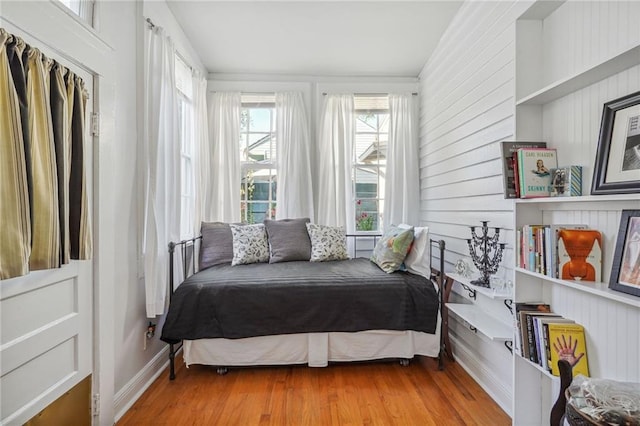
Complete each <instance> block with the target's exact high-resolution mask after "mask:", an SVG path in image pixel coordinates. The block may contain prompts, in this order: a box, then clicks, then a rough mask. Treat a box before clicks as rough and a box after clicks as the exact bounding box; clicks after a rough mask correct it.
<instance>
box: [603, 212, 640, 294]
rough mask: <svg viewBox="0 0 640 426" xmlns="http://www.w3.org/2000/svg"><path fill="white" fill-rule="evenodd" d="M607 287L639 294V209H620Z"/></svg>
mask: <svg viewBox="0 0 640 426" xmlns="http://www.w3.org/2000/svg"><path fill="white" fill-rule="evenodd" d="M609 288H611V289H613V290H617V291H621V292H624V293H629V294H633V295H634V296H640V210H622V217H621V218H620V229H619V230H618V239H617V240H616V252H615V254H614V256H613V265H612V267H611V280H610V281H609Z"/></svg>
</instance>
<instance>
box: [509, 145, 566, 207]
mask: <svg viewBox="0 0 640 426" xmlns="http://www.w3.org/2000/svg"><path fill="white" fill-rule="evenodd" d="M517 152H518V178H519V181H520V198H536V197H549V196H550V195H551V172H550V170H551V169H556V168H558V158H557V153H556V150H555V149H553V148H520V149H518V151H517Z"/></svg>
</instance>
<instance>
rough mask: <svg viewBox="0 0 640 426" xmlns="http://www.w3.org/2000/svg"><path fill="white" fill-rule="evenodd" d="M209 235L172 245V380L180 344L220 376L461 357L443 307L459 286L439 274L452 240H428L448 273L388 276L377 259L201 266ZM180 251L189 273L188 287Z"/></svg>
mask: <svg viewBox="0 0 640 426" xmlns="http://www.w3.org/2000/svg"><path fill="white" fill-rule="evenodd" d="M349 237H350V238H352V239H353V244H352V245H353V251H354V252H356V253H357V252H358V250H357V245H358V238H360V239H362V240H365V241H367V240H368V241H371V239H372V238H373V239H374V243H375V239H377V238H378V237H379V236H371V235H367V236H355V235H354V236H349ZM201 241H202V236H201V237H197V238H194V239H189V240H185V241H180V242H179V243H172V244H170V246H169V253H170V258H171V260H170V265H171V268H172V271H170V290H171V296H170V305H169V311H168V313H167V317H166V320H165V324H164V325H163V328H162V336H161V339H162V340H163V341H165V342H167V343H168V344H169V349H170V351H169V352H170V353H169V360H170V379H171V380H173V379H174V378H175V355H176V353H177V351H178V350H179V349H183V357H184V361H185V363H186V364H187V366H189V365H191V364H204V365H211V366H215V367H217V368H218V372H219V373H220V374H223V373H226V371H227V369H228V368H229V367H236V366H255V365H289V364H307V365H309V366H311V367H324V366H327V365H328V364H329V363H330V362H349V361H365V360H375V359H400V360H401V363H403V364H404V365H406V364H408V360H409V359H411V358H413V357H414V356H415V355H424V356H428V357H435V358H438V359H439V368H442V367H443V356H444V355H445V354H447V355H449V356H450V355H451V352H450V348H449V345H448V336H447V333H446V328H447V327H446V324H447V320H446V319H447V318H446V312H443V310H442V309H441V308H442V307H443V306H444V303H445V301H446V300H445V299H446V298H448V293H449V292H450V288H451V280H450V279H447V278H446V276H445V275H444V274H440V273H439V271H442V270H443V263H444V256H443V255H444V242H443V241H434V240H428V244H429V245H432V246H434V247H436V248H437V254H438V255H439V256H438V258H439V260H440V269H439V270H438V269H437V268H430V269H431V271H430V272H432V273H430V274H422V275H418V274H414V273H410V272H406V271H398V272H394V273H387V272H384V271H383V270H381V269H380V268H379V267H378V266H377V265H376V264H374V263H373V262H371V261H370V260H369V259H367V258H351V259H345V260H330V261H324V262H310V261H305V260H297V261H296V260H294V261H287V262H281V263H260V262H258V263H251V264H244V265H236V266H231V265H230V264H218V265H214V266H210V267H208V268H206V269H204V270H199V263H200V262H198V261H197V259H200V261H202V256H199V255H198V251H199V250H200V245H201ZM434 251H436V250H434ZM174 256H178V257H179V260H180V266H181V267H182V270H183V272H184V277H185V278H186V279H184V281H183V282H182V283H180V285H179V286H174V279H173V277H174V272H175V271H173V265H174ZM431 257H432V256H429V263H430V262H431ZM194 271H197V272H196V273H193V272H194ZM423 275H428V276H423ZM443 324H444V326H443ZM443 330H444V332H443Z"/></svg>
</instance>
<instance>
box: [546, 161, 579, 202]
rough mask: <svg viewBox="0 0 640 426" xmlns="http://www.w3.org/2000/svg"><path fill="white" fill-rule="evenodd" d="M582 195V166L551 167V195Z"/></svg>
mask: <svg viewBox="0 0 640 426" xmlns="http://www.w3.org/2000/svg"><path fill="white" fill-rule="evenodd" d="M576 195H582V166H567V167H558V168H557V169H551V196H552V197H575V196H576Z"/></svg>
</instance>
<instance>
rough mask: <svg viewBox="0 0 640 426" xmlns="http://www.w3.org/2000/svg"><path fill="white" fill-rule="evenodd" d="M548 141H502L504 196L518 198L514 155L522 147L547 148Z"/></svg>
mask: <svg viewBox="0 0 640 426" xmlns="http://www.w3.org/2000/svg"><path fill="white" fill-rule="evenodd" d="M546 147H547V143H546V142H510V141H504V142H501V143H500V153H501V155H502V180H503V184H504V198H518V197H517V194H516V188H517V186H516V182H515V179H516V178H517V176H518V175H517V173H515V171H514V161H515V159H516V157H514V155H515V154H516V153H517V152H518V149H520V148H546Z"/></svg>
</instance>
